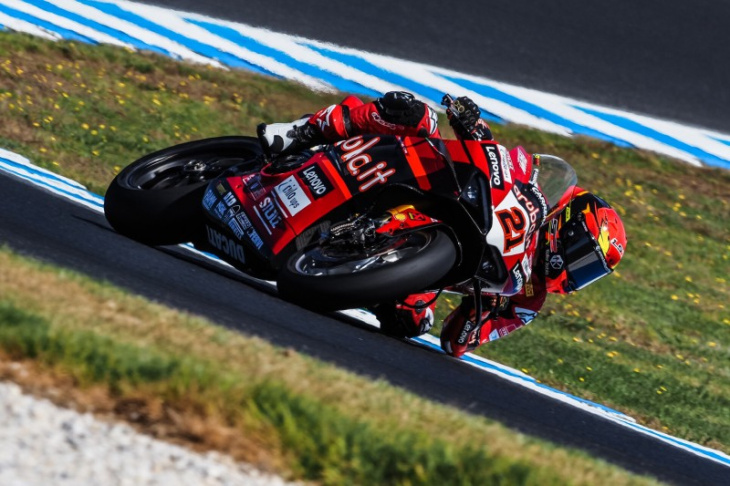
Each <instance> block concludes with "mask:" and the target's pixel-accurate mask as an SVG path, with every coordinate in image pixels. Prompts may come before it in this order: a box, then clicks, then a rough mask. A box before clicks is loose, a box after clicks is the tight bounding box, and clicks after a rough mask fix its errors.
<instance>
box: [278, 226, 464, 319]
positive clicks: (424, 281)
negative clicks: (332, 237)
mask: <svg viewBox="0 0 730 486" xmlns="http://www.w3.org/2000/svg"><path fill="white" fill-rule="evenodd" d="M408 237H409V238H418V239H420V241H421V242H423V244H422V245H420V246H416V248H415V250H414V251H413V252H411V253H410V254H407V255H406V256H405V257H403V258H399V259H397V260H395V261H393V262H387V263H383V264H382V266H378V267H375V268H366V269H364V270H359V271H354V272H352V273H340V274H334V275H311V274H308V273H306V270H301V263H300V262H302V261H303V260H304V259H308V258H312V257H311V255H313V254H316V253H315V252H317V251H320V250H319V248H320V247H317V246H314V247H311V246H310V247H308V248H304V249H302V250H299V251H297V252H296V253H294V254H293V255H292V256H291V257H289V259H288V260H287V262H286V264H285V265H283V266H282V268H281V269H280V271H279V275H278V279H277V286H278V289H279V293H280V295H281V296H282V297H283V298H285V299H286V300H289V301H291V302H294V303H296V304H298V305H300V306H302V307H306V308H310V309H313V310H317V311H334V310H341V309H353V308H358V307H370V306H373V305H376V304H378V303H381V302H389V301H393V300H395V299H398V298H403V297H405V296H407V295H409V294H413V293H416V292H419V291H422V290H424V289H428V288H433V287H434V284H436V283H438V282H439V281H440V280H441V279H442V278H443V277H444V276H446V274H447V273H448V272H449V271H450V270H451V268H452V267H453V266H454V264H455V263H456V261H457V257H458V251H457V248H456V245H455V244H454V242H453V241H452V240H451V238H450V237H449V236H448V235H447V234H446V233H444V232H443V231H442V230H439V229H438V228H431V229H426V230H423V231H417V232H414V233H410V234H409V235H408ZM415 245H418V243H415Z"/></svg>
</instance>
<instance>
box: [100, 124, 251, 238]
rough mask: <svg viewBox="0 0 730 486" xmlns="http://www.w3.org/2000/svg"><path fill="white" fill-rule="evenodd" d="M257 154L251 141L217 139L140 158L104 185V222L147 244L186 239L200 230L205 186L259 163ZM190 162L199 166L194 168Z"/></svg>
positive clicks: (193, 143)
mask: <svg viewBox="0 0 730 486" xmlns="http://www.w3.org/2000/svg"><path fill="white" fill-rule="evenodd" d="M261 153H262V150H261V145H260V143H259V141H258V139H256V138H254V137H218V138H208V139H204V140H198V141H194V142H188V143H184V144H180V145H175V146H173V147H169V148H165V149H162V150H159V151H157V152H154V153H151V154H148V155H145V156H144V157H142V158H140V159H139V160H137V161H135V162H133V163H132V164H130V165H128V166H127V167H125V168H124V169H123V170H122V171H121V172H120V173H119V174H117V176H116V177H115V178H114V180H113V181H112V183H111V184H110V186H109V188H108V189H107V192H106V196H105V198H104V214H105V216H106V219H107V221H109V224H111V226H112V228H114V229H115V230H116V231H117V232H119V233H121V234H123V235H125V236H127V237H129V238H132V239H134V240H137V241H139V242H142V243H145V244H147V245H172V244H178V243H184V242H187V241H192V240H193V239H194V238H195V236H196V235H197V234H199V233H200V232H202V225H203V223H204V216H203V210H202V199H203V195H204V192H205V188H206V186H207V185H208V182H209V181H210V180H212V179H215V178H216V177H218V176H219V175H220V174H222V173H223V172H224V171H225V170H226V169H228V168H230V167H232V166H234V165H239V164H244V163H251V164H252V166H253V165H254V164H256V163H259V162H257V161H258V160H259V159H258V158H259V156H260V155H261ZM196 161H201V163H202V164H203V165H198V166H197V167H196V165H195V162H196ZM199 167H205V169H203V170H197V169H198V168H199Z"/></svg>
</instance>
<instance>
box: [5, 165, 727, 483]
mask: <svg viewBox="0 0 730 486" xmlns="http://www.w3.org/2000/svg"><path fill="white" fill-rule="evenodd" d="M0 194H2V206H3V210H2V211H1V212H0V244H7V245H9V246H10V247H11V248H13V249H14V250H15V251H18V252H19V253H22V254H24V255H28V256H32V257H35V258H38V259H41V260H43V261H47V262H51V263H54V264H56V265H59V266H62V267H66V268H70V269H73V270H76V271H79V272H82V273H84V274H87V275H90V276H92V277H94V278H96V279H103V280H107V281H109V282H112V283H113V284H116V285H118V286H120V287H124V288H127V289H129V290H131V291H133V292H135V293H137V294H141V295H144V296H146V297H148V298H150V299H153V300H155V301H158V302H161V303H164V304H167V305H170V306H173V307H176V308H180V309H184V310H187V311H190V312H192V313H195V314H199V315H203V316H206V317H208V318H209V319H211V320H212V321H214V322H216V323H218V324H221V325H224V326H227V327H229V328H232V329H237V330H240V331H242V332H244V333H246V334H253V335H257V336H260V337H262V338H264V339H266V340H268V341H270V342H272V343H274V344H277V345H280V346H286V347H291V348H293V349H296V350H297V351H300V352H303V353H306V354H309V355H311V356H315V357H317V358H320V359H323V360H325V361H328V362H331V363H334V364H336V365H338V366H341V367H343V368H346V369H349V370H351V371H353V372H356V373H359V374H362V375H366V376H370V377H373V378H384V379H386V380H388V381H389V382H391V383H393V384H394V385H397V386H401V387H403V388H406V389H408V390H411V391H412V392H414V393H417V394H419V395H421V396H424V397H427V398H430V399H433V400H436V401H440V402H443V403H446V404H449V405H452V406H455V407H458V408H460V409H463V410H466V411H469V412H471V413H475V414H481V415H484V416H486V417H489V418H492V419H495V420H498V421H500V422H502V423H504V424H506V425H508V426H510V427H512V428H514V429H517V430H519V431H522V432H525V433H528V434H531V435H536V436H539V437H543V438H545V439H548V440H550V441H552V442H556V443H559V444H562V445H566V446H570V447H576V448H580V449H584V450H586V451H588V452H590V453H591V454H594V455H596V456H599V457H602V458H605V459H606V460H608V461H610V462H613V463H616V464H619V465H621V466H623V467H625V468H627V469H629V470H632V471H635V472H639V473H645V474H651V475H654V476H656V477H657V478H660V479H662V480H665V481H669V482H672V483H677V484H721V483H724V484H727V480H728V478H729V477H730V470H729V469H728V467H727V466H726V465H721V464H719V463H716V462H713V461H711V460H707V459H703V458H702V457H700V456H698V455H695V454H692V453H690V452H686V451H684V450H682V449H679V448H676V447H672V446H669V445H667V444H666V443H664V442H660V441H657V440H654V439H652V438H650V437H648V436H646V435H643V434H640V433H638V432H635V431H634V430H631V429H629V428H626V427H622V426H619V425H617V424H615V423H613V422H611V421H609V420H606V419H604V418H601V417H599V416H596V415H593V414H590V413H586V412H583V411H581V410H579V409H576V408H575V407H571V406H568V405H565V404H563V403H561V402H557V401H555V400H552V399H550V398H547V397H545V396H543V395H540V394H537V393H534V392H531V391H529V390H526V389H525V388H523V387H520V386H516V385H513V384H510V383H508V382H505V381H503V380H500V379H498V378H495V377H493V376H492V375H489V374H486V373H483V372H480V371H479V370H477V369H475V368H473V367H470V366H468V365H466V364H465V363H462V362H460V361H458V360H456V359H453V358H449V357H446V356H444V355H442V354H440V353H437V352H435V351H432V350H428V349H424V348H421V347H419V346H415V345H410V344H408V343H406V342H402V341H399V340H395V339H390V338H387V337H385V336H382V335H380V334H379V333H378V332H376V331H374V330H372V329H369V328H364V327H363V326H362V325H357V324H355V323H352V322H346V321H343V320H338V319H335V318H332V317H327V316H322V315H318V314H315V313H312V312H309V311H306V310H304V309H301V308H299V307H296V306H294V305H291V304H289V303H287V302H284V301H281V300H280V299H278V298H277V297H276V296H275V295H272V294H271V293H269V292H268V291H266V290H264V289H261V288H256V287H255V286H251V285H249V284H246V283H245V282H243V281H242V279H240V277H237V275H236V273H235V272H234V271H232V270H229V269H227V268H225V267H222V266H218V265H217V264H215V263H210V262H208V261H202V260H197V259H196V258H195V257H191V256H189V254H188V253H186V252H183V251H181V250H179V249H177V248H150V247H146V246H143V245H140V244H138V243H135V242H134V241H131V240H129V239H127V238H124V237H122V236H120V235H118V234H116V233H115V232H114V231H113V230H111V229H110V228H109V226H108V224H107V223H106V221H105V219H104V218H103V216H102V215H100V214H98V213H96V212H93V211H91V210H89V209H87V208H85V207H82V206H79V205H76V204H73V203H71V202H68V201H66V200H64V199H60V198H58V197H56V196H54V195H51V194H49V193H47V192H45V191H43V190H41V189H38V188H37V187H35V186H32V185H30V184H27V183H24V182H22V181H19V180H17V179H13V178H10V177H8V176H7V175H4V174H0ZM523 332H529V329H528V330H526V331H523Z"/></svg>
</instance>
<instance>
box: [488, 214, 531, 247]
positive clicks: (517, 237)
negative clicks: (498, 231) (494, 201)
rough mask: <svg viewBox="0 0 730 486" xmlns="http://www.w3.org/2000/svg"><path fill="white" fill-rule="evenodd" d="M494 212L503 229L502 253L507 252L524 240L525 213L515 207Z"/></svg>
mask: <svg viewBox="0 0 730 486" xmlns="http://www.w3.org/2000/svg"><path fill="white" fill-rule="evenodd" d="M495 214H496V216H497V219H498V220H499V224H500V225H502V230H503V231H504V253H509V252H510V251H511V250H512V249H513V248H514V247H516V246H518V245H520V244H521V243H522V242H523V241H524V240H525V230H526V228H525V226H526V224H525V223H526V222H527V221H526V220H525V215H524V214H522V211H520V210H519V209H517V208H512V209H505V210H502V211H497V212H496V213H495Z"/></svg>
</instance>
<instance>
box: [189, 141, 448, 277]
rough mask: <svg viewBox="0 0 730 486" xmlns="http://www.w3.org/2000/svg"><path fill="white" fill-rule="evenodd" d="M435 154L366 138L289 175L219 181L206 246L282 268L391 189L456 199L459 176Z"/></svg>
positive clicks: (419, 146)
mask: <svg viewBox="0 0 730 486" xmlns="http://www.w3.org/2000/svg"><path fill="white" fill-rule="evenodd" d="M436 143H440V141H436ZM435 147H436V146H435V145H433V144H432V143H431V142H429V141H427V140H426V139H422V138H410V137H404V138H399V137H393V136H361V137H355V138H351V139H348V140H345V141H342V142H338V143H336V144H334V145H332V146H330V147H328V148H327V149H326V150H324V151H321V152H316V153H314V154H313V155H312V156H311V157H310V158H308V159H305V160H304V161H303V163H302V164H301V165H299V166H298V167H296V169H294V170H291V171H288V172H284V173H275V172H272V171H271V167H270V166H266V167H264V168H263V169H262V170H260V171H256V172H249V173H245V174H241V175H235V176H230V177H225V178H222V179H218V180H216V181H213V182H212V183H211V184H210V185H209V186H208V188H207V190H206V193H205V196H204V199H203V207H204V209H205V213H206V215H207V218H208V221H209V224H208V225H207V229H206V231H207V234H206V237H207V240H208V241H207V243H208V244H209V245H211V246H212V247H214V248H215V249H216V250H217V253H223V256H222V257H224V258H226V259H227V260H228V261H230V263H232V264H234V265H236V266H238V267H240V268H244V267H246V265H247V264H248V263H250V262H251V260H256V261H258V263H259V264H260V263H261V262H268V264H270V265H272V266H273V267H277V266H278V265H280V264H281V261H282V260H283V258H285V257H286V256H287V254H288V253H289V252H290V250H293V248H295V247H296V246H297V245H298V246H302V245H303V244H306V243H307V241H309V240H312V239H316V238H318V237H319V234H320V233H321V232H322V231H325V230H326V229H327V228H328V227H329V224H330V223H331V222H335V221H339V220H341V219H345V218H347V217H348V216H349V215H350V214H353V213H354V212H358V211H363V210H365V209H367V208H369V207H371V206H372V205H373V204H374V203H375V202H376V201H377V200H378V199H379V197H380V196H382V195H383V191H384V190H385V189H386V188H392V187H395V186H405V187H407V188H410V189H412V190H414V191H417V192H418V193H419V194H421V195H424V194H427V193H428V194H432V195H436V194H442V195H446V196H447V197H450V198H452V199H456V196H457V194H458V184H457V182H456V180H455V176H454V172H453V169H451V168H450V166H448V165H447V164H445V163H444V160H443V157H442V156H441V155H440V154H439V149H438V148H435ZM441 150H443V147H442V148H441ZM239 246H240V247H242V248H243V249H244V251H243V253H244V254H245V257H244V258H243V259H241V258H239V256H240V253H241V252H240V251H239ZM231 260H232V261H231ZM242 260H243V261H242Z"/></svg>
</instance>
